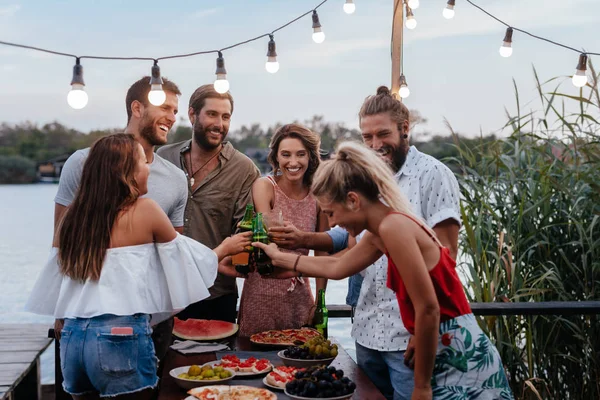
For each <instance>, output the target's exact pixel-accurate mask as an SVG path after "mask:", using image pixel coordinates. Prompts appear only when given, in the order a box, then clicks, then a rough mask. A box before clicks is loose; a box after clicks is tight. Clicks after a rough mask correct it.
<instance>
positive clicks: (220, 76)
mask: <svg viewBox="0 0 600 400" xmlns="http://www.w3.org/2000/svg"><path fill="white" fill-rule="evenodd" d="M215 73H216V74H217V79H216V80H215V83H214V85H215V90H216V91H217V93H221V94H222V93H227V92H228V91H229V81H228V80H227V71H226V70H225V59H224V58H223V53H221V52H220V51H219V56H218V57H217V71H216V72H215Z"/></svg>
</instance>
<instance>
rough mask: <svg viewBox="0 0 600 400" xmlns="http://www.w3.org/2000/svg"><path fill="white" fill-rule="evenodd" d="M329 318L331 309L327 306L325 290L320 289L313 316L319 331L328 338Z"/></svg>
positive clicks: (314, 323)
mask: <svg viewBox="0 0 600 400" xmlns="http://www.w3.org/2000/svg"><path fill="white" fill-rule="evenodd" d="M328 320H329V311H327V307H326V306H325V290H323V289H319V297H318V299H317V309H316V310H315V316H314V318H313V326H314V327H315V329H316V330H318V331H319V333H320V334H321V335H323V337H324V338H325V339H327V321H328Z"/></svg>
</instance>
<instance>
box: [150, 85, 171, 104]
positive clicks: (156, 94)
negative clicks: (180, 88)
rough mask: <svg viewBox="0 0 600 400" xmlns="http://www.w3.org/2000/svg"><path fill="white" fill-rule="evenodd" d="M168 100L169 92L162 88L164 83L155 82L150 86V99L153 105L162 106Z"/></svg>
mask: <svg viewBox="0 0 600 400" xmlns="http://www.w3.org/2000/svg"><path fill="white" fill-rule="evenodd" d="M165 100H167V94H166V93H165V91H164V90H163V89H162V85H159V84H154V85H151V86H150V91H149V92H148V101H149V102H150V104H152V105H153V106H162V105H163V104H164V102H165Z"/></svg>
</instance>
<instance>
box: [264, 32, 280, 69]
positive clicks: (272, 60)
mask: <svg viewBox="0 0 600 400" xmlns="http://www.w3.org/2000/svg"><path fill="white" fill-rule="evenodd" d="M269 37H270V38H271V39H270V40H269V45H268V50H267V63H266V64H265V68H266V69H267V72H270V73H272V74H274V73H275V72H277V71H279V63H278V62H277V51H276V50H277V49H276V46H275V38H274V36H273V35H269Z"/></svg>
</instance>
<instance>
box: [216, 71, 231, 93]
mask: <svg viewBox="0 0 600 400" xmlns="http://www.w3.org/2000/svg"><path fill="white" fill-rule="evenodd" d="M214 85H215V90H216V91H217V93H221V94H223V93H227V92H228V91H229V81H228V80H227V78H226V77H219V76H218V75H217V80H216V81H215V83H214Z"/></svg>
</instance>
